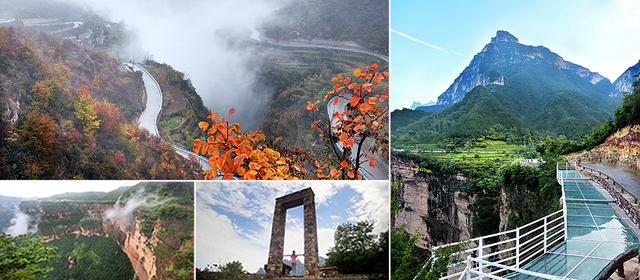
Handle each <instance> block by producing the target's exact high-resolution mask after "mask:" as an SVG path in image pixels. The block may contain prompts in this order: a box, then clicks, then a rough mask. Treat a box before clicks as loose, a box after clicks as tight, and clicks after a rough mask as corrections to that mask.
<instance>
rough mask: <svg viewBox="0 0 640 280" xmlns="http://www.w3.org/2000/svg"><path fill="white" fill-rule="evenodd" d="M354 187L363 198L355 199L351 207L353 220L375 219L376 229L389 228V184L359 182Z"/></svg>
mask: <svg viewBox="0 0 640 280" xmlns="http://www.w3.org/2000/svg"><path fill="white" fill-rule="evenodd" d="M353 188H354V189H355V190H356V191H357V192H358V193H360V195H361V196H362V198H361V199H358V200H356V201H354V203H353V206H352V207H351V209H350V210H351V220H352V221H362V220H369V221H375V231H376V232H384V231H387V230H388V229H389V208H390V204H389V203H390V202H389V186H388V184H387V183H384V184H370V185H369V184H358V185H354V186H353Z"/></svg>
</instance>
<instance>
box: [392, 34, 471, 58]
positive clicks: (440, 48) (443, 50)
mask: <svg viewBox="0 0 640 280" xmlns="http://www.w3.org/2000/svg"><path fill="white" fill-rule="evenodd" d="M391 32H392V33H395V34H398V35H400V36H402V37H404V38H406V39H409V40H411V41H414V42H416V43H418V44H421V45H424V46H427V47H429V48H432V49H436V50H439V51H441V52H444V53H448V54H453V55H457V56H460V57H465V56H464V55H463V54H461V53H459V52H456V51H452V50H447V49H445V48H443V47H440V46H438V45H435V44H432V43H429V42H426V41H423V40H420V39H418V38H416V37H413V36H411V35H409V34H406V33H403V32H400V31H398V30H395V29H391Z"/></svg>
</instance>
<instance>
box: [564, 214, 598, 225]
mask: <svg viewBox="0 0 640 280" xmlns="http://www.w3.org/2000/svg"><path fill="white" fill-rule="evenodd" d="M567 225H568V226H591V227H595V226H596V224H595V222H594V221H593V218H592V217H591V216H571V215H567Z"/></svg>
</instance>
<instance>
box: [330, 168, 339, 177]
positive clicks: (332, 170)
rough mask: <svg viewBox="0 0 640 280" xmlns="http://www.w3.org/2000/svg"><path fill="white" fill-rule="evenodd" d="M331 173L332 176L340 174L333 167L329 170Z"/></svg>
mask: <svg viewBox="0 0 640 280" xmlns="http://www.w3.org/2000/svg"><path fill="white" fill-rule="evenodd" d="M329 174H330V175H331V177H335V176H336V175H337V174H338V170H337V169H331V171H329Z"/></svg>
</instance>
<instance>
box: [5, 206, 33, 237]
mask: <svg viewBox="0 0 640 280" xmlns="http://www.w3.org/2000/svg"><path fill="white" fill-rule="evenodd" d="M30 220H31V217H29V215H27V214H26V213H24V212H22V211H21V210H20V209H18V208H16V212H15V216H14V217H13V218H12V219H11V226H9V227H7V228H6V229H5V230H4V233H6V234H8V235H11V236H18V235H22V234H27V233H30V232H35V231H37V227H36V228H34V227H31V228H30V227H29V221H30Z"/></svg>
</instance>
